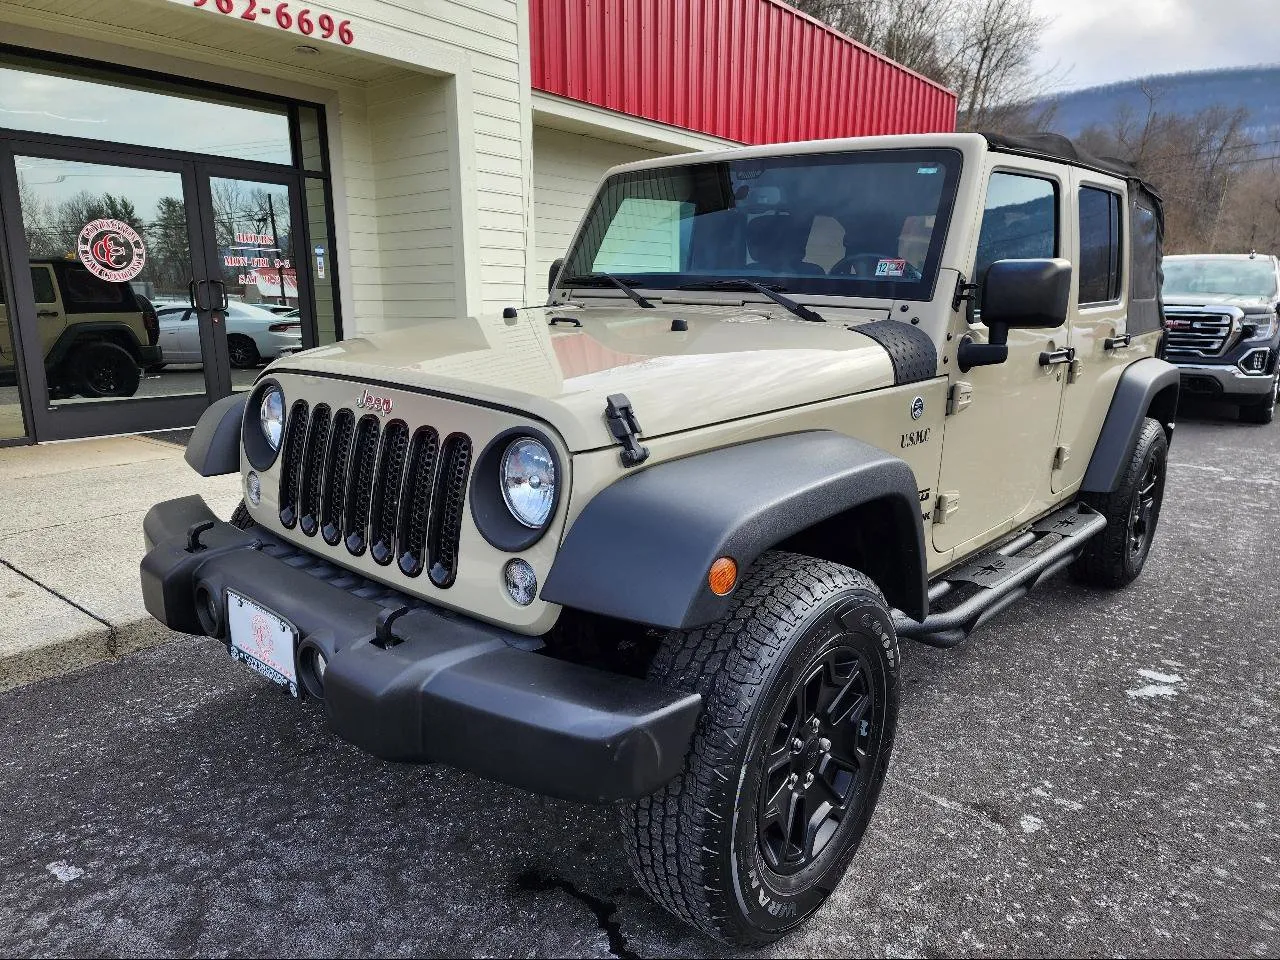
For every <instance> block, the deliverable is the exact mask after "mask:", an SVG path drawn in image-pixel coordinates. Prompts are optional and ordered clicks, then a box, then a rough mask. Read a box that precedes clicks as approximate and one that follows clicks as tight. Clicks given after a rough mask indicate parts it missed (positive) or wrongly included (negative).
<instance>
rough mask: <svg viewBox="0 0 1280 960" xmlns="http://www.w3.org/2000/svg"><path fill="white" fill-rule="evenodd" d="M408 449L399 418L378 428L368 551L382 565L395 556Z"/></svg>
mask: <svg viewBox="0 0 1280 960" xmlns="http://www.w3.org/2000/svg"><path fill="white" fill-rule="evenodd" d="M408 452H409V427H408V426H407V425H406V424H405V422H404V421H403V420H392V421H391V422H390V423H388V424H387V428H386V429H385V430H384V431H383V432H382V444H381V449H380V451H379V453H378V470H377V474H376V476H375V478H374V483H373V503H372V505H371V507H370V511H369V512H370V518H369V538H370V541H371V542H370V545H369V555H370V556H371V557H373V560H374V562H375V563H378V564H381V565H382V566H386V565H387V564H389V563H390V562H391V561H392V560H394V559H395V556H396V521H397V520H398V519H399V515H400V495H401V494H400V491H401V481H402V480H403V478H404V464H405V460H406V459H407V455H408Z"/></svg>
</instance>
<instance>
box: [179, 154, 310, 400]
mask: <svg viewBox="0 0 1280 960" xmlns="http://www.w3.org/2000/svg"><path fill="white" fill-rule="evenodd" d="M198 166H199V189H200V193H201V207H202V208H203V209H204V210H205V211H206V213H207V216H206V217H205V223H204V242H205V248H206V249H207V250H208V251H209V258H208V259H209V262H208V266H207V271H208V276H209V278H210V280H211V284H212V288H213V290H214V292H215V299H216V300H217V301H219V302H218V303H217V304H215V305H216V306H220V307H221V309H220V310H213V311H211V316H212V319H213V322H214V324H215V325H219V326H220V327H221V329H222V330H223V333H224V335H225V342H226V351H227V363H228V366H229V368H230V374H229V376H230V383H231V389H232V390H248V389H249V388H250V387H251V386H252V385H253V382H254V380H255V379H256V378H257V376H258V370H259V369H260V368H261V367H262V366H264V365H265V364H267V363H269V362H271V361H272V360H276V359H278V358H279V357H281V356H287V355H288V354H290V353H297V352H298V351H299V350H301V349H303V347H304V346H312V345H313V344H312V343H310V342H307V341H309V340H310V337H311V331H312V330H313V329H314V325H313V324H312V322H311V319H312V305H313V301H312V297H311V292H310V283H309V276H310V275H309V273H308V272H307V270H306V266H307V263H306V261H305V259H303V258H304V257H305V250H304V248H305V247H306V245H307V239H306V235H305V227H304V226H302V217H301V209H300V206H299V204H300V195H299V194H300V191H299V188H298V178H296V177H293V176H290V175H288V174H283V175H281V176H279V177H275V178H264V177H263V176H262V174H260V173H257V172H253V171H245V170H239V169H237V168H235V167H233V166H229V165H212V164H199V165H198ZM304 331H307V334H306V335H305V336H304Z"/></svg>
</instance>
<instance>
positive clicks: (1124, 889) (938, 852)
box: [0, 411, 1280, 957]
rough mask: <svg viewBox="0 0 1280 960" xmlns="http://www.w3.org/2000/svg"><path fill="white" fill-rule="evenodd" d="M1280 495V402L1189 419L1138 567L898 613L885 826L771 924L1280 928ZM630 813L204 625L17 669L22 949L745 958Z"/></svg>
mask: <svg viewBox="0 0 1280 960" xmlns="http://www.w3.org/2000/svg"><path fill="white" fill-rule="evenodd" d="M1201 413H1203V411H1202V412H1201ZM1278 499H1280V425H1277V426H1275V427H1250V426H1246V425H1242V424H1236V423H1233V422H1229V421H1224V420H1220V419H1214V418H1212V417H1206V416H1200V417H1192V418H1188V419H1184V421H1183V422H1182V423H1181V424H1180V426H1179V428H1178V437H1177V440H1176V442H1175V445H1174V454H1173V464H1172V469H1171V479H1170V486H1169V490H1168V493H1167V496H1166V500H1165V508H1164V516H1163V520H1162V523H1161V526H1160V532H1159V534H1158V536H1157V540H1156V546H1155V549H1154V552H1153V554H1152V557H1151V560H1150V562H1149V564H1148V567H1147V570H1146V572H1145V574H1144V576H1143V577H1142V578H1141V579H1140V580H1139V581H1138V583H1136V584H1135V585H1134V586H1132V587H1131V588H1129V589H1128V590H1126V591H1124V592H1121V593H1116V594H1098V593H1090V592H1086V591H1084V590H1083V589H1081V588H1078V587H1076V586H1074V585H1072V584H1071V583H1070V582H1069V581H1067V580H1065V579H1060V580H1058V581H1055V582H1054V583H1052V584H1050V585H1048V586H1046V587H1045V588H1043V589H1042V590H1040V591H1039V592H1037V593H1035V594H1033V595H1032V596H1031V598H1029V599H1028V600H1027V601H1025V602H1023V603H1022V604H1021V605H1020V606H1016V607H1014V608H1013V609H1011V610H1010V611H1008V612H1007V613H1005V614H1004V615H1003V616H1001V617H1000V618H999V619H997V620H996V621H994V622H993V623H991V624H990V625H988V626H987V627H985V628H984V629H983V630H982V631H981V632H980V633H979V634H977V635H975V636H974V637H973V638H972V639H971V640H970V641H969V642H968V643H967V644H966V645H965V646H963V647H961V648H960V649H957V650H954V651H949V652H943V651H936V650H932V649H928V648H924V647H920V646H916V645H910V644H908V645H907V646H906V647H905V648H904V652H905V664H904V670H905V678H906V685H905V693H904V703H903V717H902V725H901V729H900V733H899V737H898V745H897V751H896V754H895V757H894V760H893V765H892V767H891V768H890V772H889V779H888V782H887V784H886V787H885V790H884V794H883V798H882V800H881V803H880V808H879V811H878V813H877V815H876V817H875V820H874V821H873V824H872V827H871V829H870V830H869V831H868V833H867V836H866V839H865V841H864V843H863V847H862V850H861V852H860V854H859V856H858V858H857V860H856V861H855V863H854V866H853V868H852V869H851V871H850V873H849V875H848V876H847V877H846V879H845V881H844V883H843V884H842V885H841V886H840V888H839V889H838V890H837V892H836V894H835V895H834V896H833V898H832V900H831V902H830V903H828V905H827V906H826V907H825V909H824V910H823V911H822V912H821V913H820V914H819V915H818V917H817V918H816V919H815V921H814V922H812V923H811V924H810V925H809V926H808V927H806V928H805V929H803V930H802V931H801V932H799V933H797V934H795V935H793V936H792V937H790V938H788V939H786V940H783V941H782V942H781V943H779V944H777V945H775V946H774V947H772V948H770V949H769V950H766V951H763V952H762V953H760V954H759V955H761V956H810V957H816V956H858V955H867V954H873V955H893V956H902V955H939V954H943V955H947V954H956V953H965V954H984V955H1032V956H1040V955H1046V954H1053V955H1064V954H1065V955H1093V954H1129V955H1158V956H1206V955H1209V956H1213V955H1246V956H1253V955H1257V956H1264V955H1269V956H1274V955H1277V954H1280V929H1278V928H1280V879H1278V877H1280V658H1278V657H1277V653H1276V637H1277V634H1278V633H1280V612H1278V611H1280V584H1278V582H1277V576H1276V572H1275V559H1274V554H1273V552H1272V545H1273V544H1274V543H1276V542H1277V541H1280V511H1278V510H1277V509H1276V505H1277V501H1278ZM614 833H615V830H614V826H613V819H612V814H611V812H610V811H609V810H607V809H597V808H591V807H580V806H575V805H571V804H566V803H561V802H558V801H551V800H546V799H543V798H539V797H534V796H529V795H527V794H523V793H520V792H518V791H515V790H511V789H507V788H505V787H501V786H496V785H493V784H490V783H487V782H485V781H482V780H480V779H478V778H476V777H473V776H470V775H468V774H464V773H460V772H457V771H455V770H451V769H445V768H439V767H430V768H417V767H407V766H396V765H391V764H386V763H382V762H380V761H377V760H374V759H371V758H369V757H366V756H363V755H361V754H359V753H358V752H356V751H355V750H354V749H353V748H351V747H348V746H347V745H345V744H343V743H341V742H339V741H337V740H335V739H334V738H333V737H332V736H331V735H330V734H329V733H328V732H327V730H326V728H325V725H324V722H323V718H322V715H321V714H320V712H319V711H317V710H316V709H314V708H311V707H303V708H299V707H298V706H297V705H296V704H295V703H293V702H292V701H289V700H288V699H286V698H285V697H284V696H282V695H280V694H279V693H277V691H276V690H275V689H274V688H271V687H269V686H268V685H267V683H266V682H265V681H263V680H260V679H259V678H258V677H257V676H256V675H255V674H252V673H250V672H249V671H248V670H247V669H245V668H243V667H239V666H237V665H235V664H233V663H231V662H230V661H229V660H228V659H226V657H225V655H224V654H223V653H222V651H221V648H220V647H219V646H218V645H216V644H214V643H213V642H212V641H204V640H196V639H192V638H179V637H175V639H174V641H173V642H172V643H170V644H167V645H164V646H160V647H157V648H154V649H152V650H148V651H145V652H143V653H139V654H135V655H132V656H130V657H127V658H125V659H123V660H121V661H119V662H116V663H112V664H106V665H102V666H98V667H93V668H89V669H86V670H83V671H81V672H79V673H75V674H71V675H67V676H64V677H62V678H59V679H54V680H49V681H44V682H42V683H38V684H34V685H31V686H27V687H23V688H19V689H16V690H13V691H10V692H8V693H5V694H2V695H0V954H3V955H14V954H17V955H32V954H41V955H85V954H130V955H138V954H147V955H192V954H201V955H206V954H207V955H215V956H217V955H277V956H278V955H290V954H305V955H315V956H342V955H356V954H376V955H394V956H399V955H439V956H469V955H484V956H547V955H553V956H560V955H586V956H600V957H609V956H619V957H629V956H645V957H647V956H712V957H718V956H729V955H731V952H730V951H728V950H726V949H725V948H723V947H721V946H720V945H718V944H715V943H713V942H711V941H709V940H706V939H704V938H702V937H701V936H699V935H697V934H694V933H692V932H690V931H689V930H688V929H686V928H684V927H683V926H681V925H680V924H679V923H677V922H676V921H674V920H672V919H670V918H669V917H668V916H667V915H666V914H665V913H664V912H663V911H661V910H660V909H659V908H657V907H655V906H654V905H652V904H651V903H650V902H648V901H647V900H646V899H645V898H644V897H643V896H642V895H641V894H640V892H639V891H638V890H637V888H636V886H635V884H634V883H633V881H632V879H631V876H630V874H629V872H628V870H627V867H626V864H625V862H624V860H623V857H622V855H621V854H620V852H619V850H618V848H617V846H616V844H615V838H614Z"/></svg>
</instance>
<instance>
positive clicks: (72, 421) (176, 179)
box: [0, 142, 226, 440]
mask: <svg viewBox="0 0 1280 960" xmlns="http://www.w3.org/2000/svg"><path fill="white" fill-rule="evenodd" d="M3 153H7V154H8V156H4V155H3ZM3 153H0V180H4V179H8V178H6V177H5V176H4V174H5V172H6V171H5V167H6V166H7V167H8V169H9V170H10V171H12V180H10V181H9V183H8V184H0V188H3V187H7V188H8V190H6V191H5V192H9V191H12V193H9V196H11V197H12V198H13V202H12V203H8V202H6V203H5V206H6V208H12V209H13V210H14V211H15V215H13V216H7V217H6V227H7V238H8V248H9V251H10V261H11V264H14V265H15V266H14V269H13V271H12V274H13V290H12V291H11V296H10V297H9V298H8V299H9V301H10V303H9V310H8V312H9V322H10V325H11V327H13V328H14V330H15V331H16V333H17V335H18V338H19V339H20V341H21V348H22V353H23V371H24V372H25V378H26V383H27V388H28V393H29V396H30V398H31V412H32V416H33V419H34V421H35V424H34V426H35V429H36V435H37V437H38V438H39V439H45V440H47V439H65V438H69V437H77V436H86V435H90V434H94V433H125V432H131V431H134V430H147V429H165V428H167V427H174V426H187V425H190V424H192V423H194V422H195V420H196V419H198V418H199V415H200V412H201V411H202V410H203V409H204V407H205V406H207V405H208V402H209V399H210V397H211V396H216V395H220V393H221V392H225V389H226V385H225V384H223V383H219V382H218V379H217V376H216V368H211V367H210V366H209V365H208V364H207V363H206V360H207V359H208V355H209V348H210V346H211V345H212V339H213V336H215V335H216V334H215V332H214V331H212V330H207V331H203V333H204V335H203V336H202V335H201V331H199V328H200V326H201V321H200V320H199V318H196V319H195V320H194V321H193V322H192V323H191V324H189V326H188V328H187V329H182V327H181V325H177V324H175V323H174V321H173V318H172V315H171V312H170V308H171V307H173V306H174V305H181V304H184V303H187V302H189V299H190V297H191V295H192V291H193V290H194V289H195V288H196V287H197V286H198V282H199V281H200V280H201V279H203V276H202V269H203V257H202V252H203V248H202V246H201V243H202V240H201V238H200V235H199V230H198V224H199V222H200V220H199V218H200V213H199V209H198V206H197V203H196V190H195V184H196V177H195V171H194V166H193V165H192V164H190V163H183V162H181V161H167V160H155V161H150V162H148V161H146V160H143V159H140V158H138V157H135V156H133V155H130V154H123V153H116V152H113V151H101V150H92V149H71V148H59V147H55V146H52V145H51V146H49V147H47V148H45V146H44V145H42V144H39V143H31V144H24V143H21V142H18V143H14V144H13V145H12V146H11V147H9V148H8V149H6V150H5V151H3ZM6 161H7V162H6ZM15 187H16V190H14V188H15ZM14 194H16V196H14ZM6 199H7V198H6ZM17 264H21V265H22V266H25V267H26V269H25V270H21V269H17V267H16V265H17ZM162 313H163V316H162ZM166 346H168V347H169V348H170V349H169V350H168V351H166V349H165V348H166Z"/></svg>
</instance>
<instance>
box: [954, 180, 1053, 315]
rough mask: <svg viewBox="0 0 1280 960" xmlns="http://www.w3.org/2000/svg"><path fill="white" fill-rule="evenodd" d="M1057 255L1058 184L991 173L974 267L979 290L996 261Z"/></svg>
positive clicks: (1033, 258) (974, 276) (974, 277)
mask: <svg viewBox="0 0 1280 960" xmlns="http://www.w3.org/2000/svg"><path fill="white" fill-rule="evenodd" d="M1057 255H1058V188H1057V185H1056V184H1055V183H1054V182H1053V181H1052V180H1045V179H1042V178H1040V177H1031V176H1026V175H1024V174H1018V173H993V174H992V175H991V182H990V184H988V186H987V203H986V206H985V208H984V209H983V212H982V231H981V233H979V235H978V255H977V258H976V259H975V261H974V265H973V280H974V282H975V283H976V284H978V289H979V290H981V289H982V281H983V280H984V279H986V276H987V269H988V268H989V267H990V266H991V264H993V263H995V262H996V261H997V260H1036V259H1041V258H1048V257H1056V256H1057ZM978 306H979V308H980V307H981V304H979V305H978Z"/></svg>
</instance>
